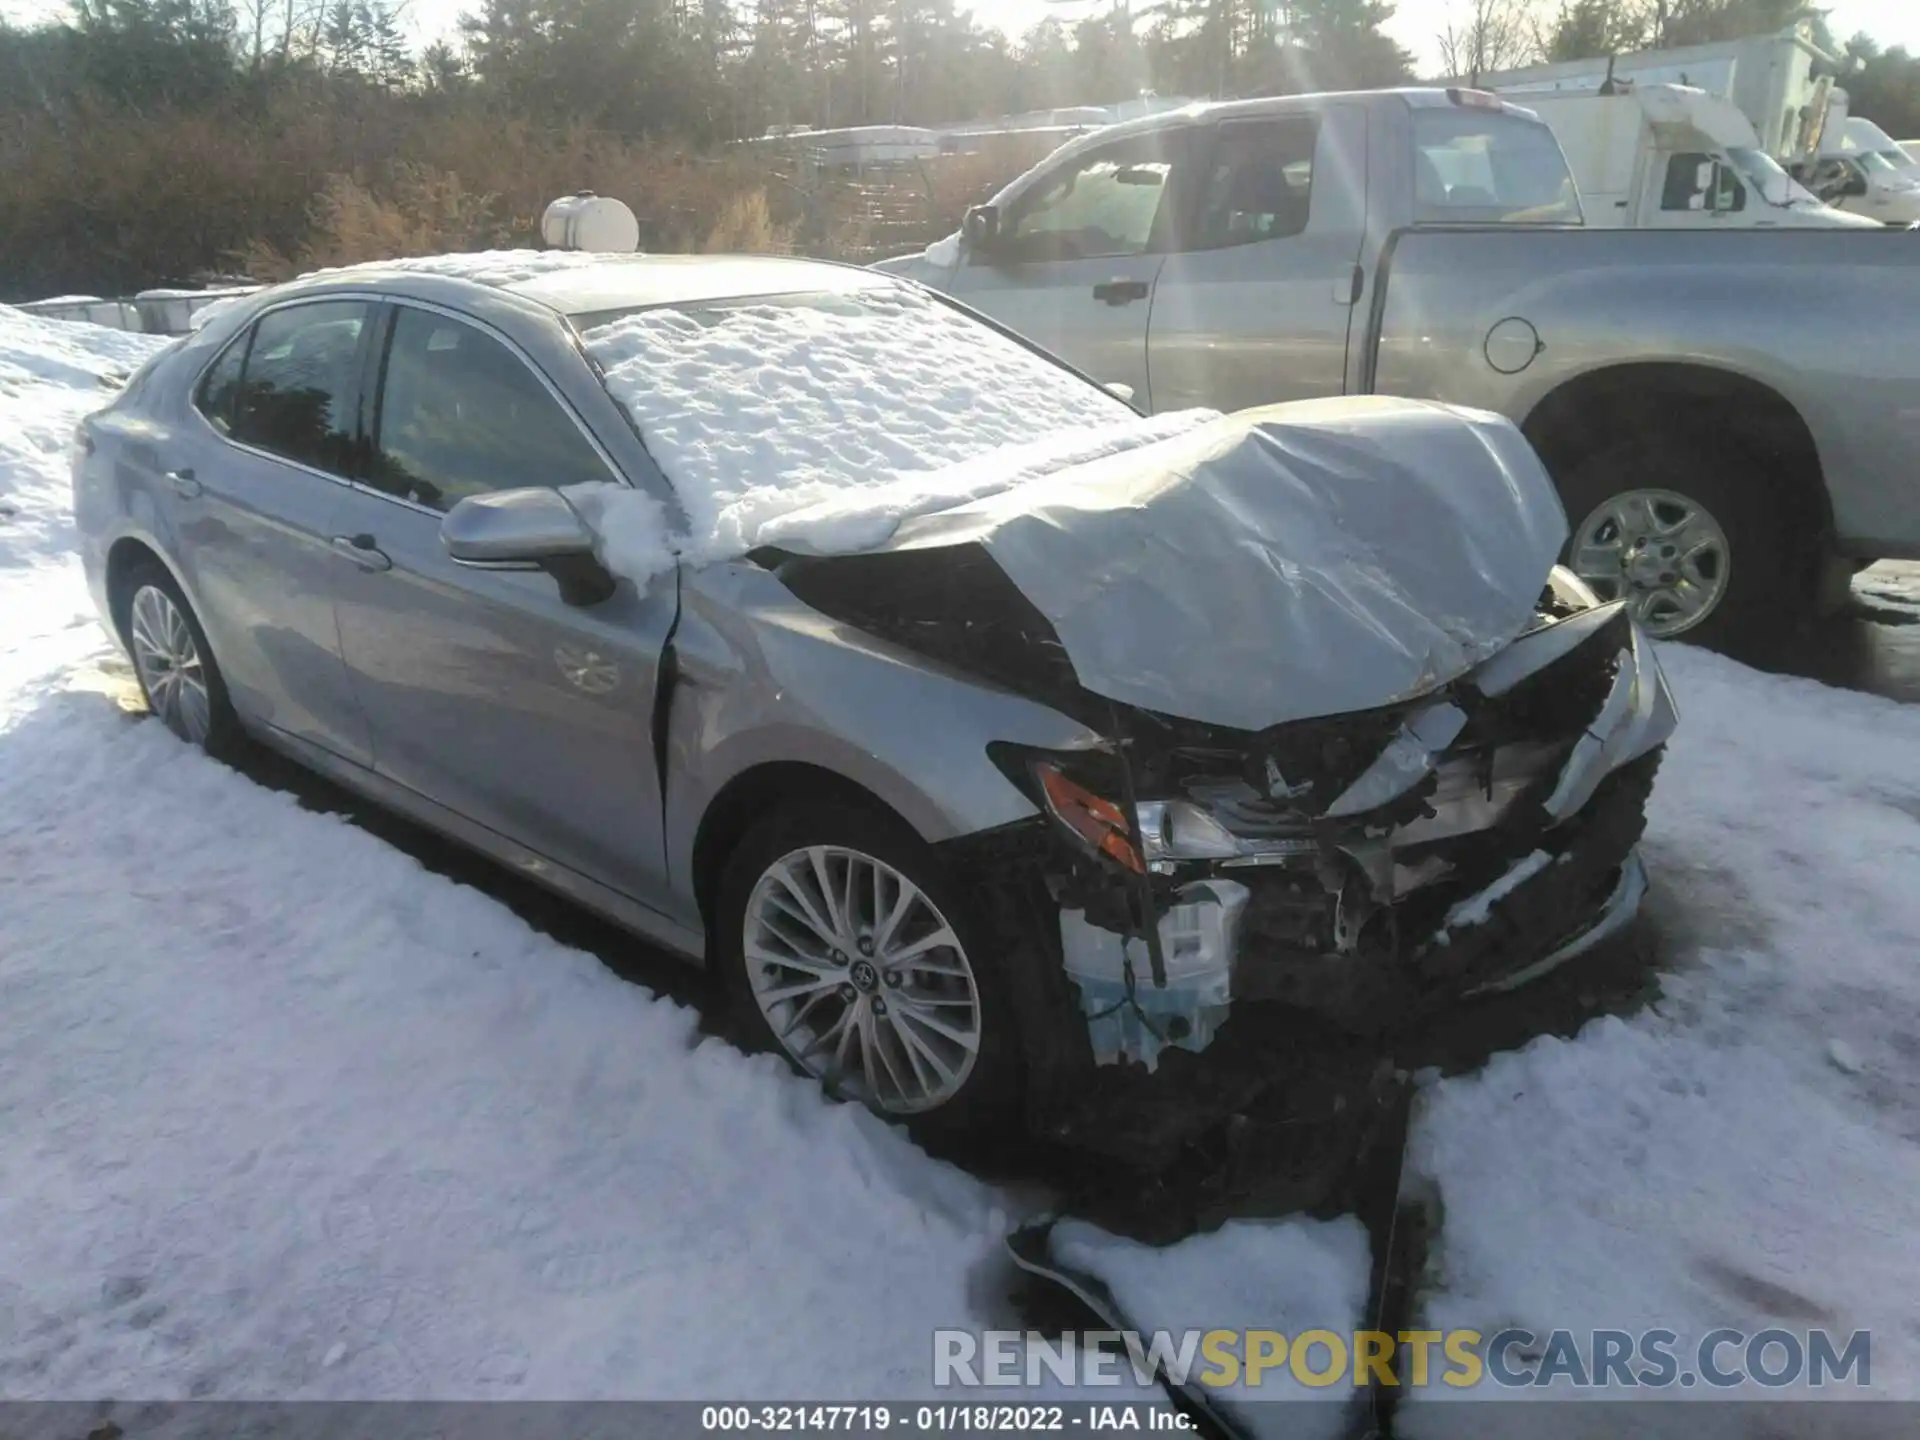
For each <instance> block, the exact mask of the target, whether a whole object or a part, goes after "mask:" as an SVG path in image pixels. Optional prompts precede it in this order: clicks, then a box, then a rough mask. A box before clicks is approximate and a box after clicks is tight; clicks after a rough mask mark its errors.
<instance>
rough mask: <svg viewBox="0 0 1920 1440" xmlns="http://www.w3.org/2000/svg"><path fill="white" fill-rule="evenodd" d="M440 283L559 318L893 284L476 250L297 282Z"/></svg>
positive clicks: (756, 264)
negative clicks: (434, 279) (493, 291)
mask: <svg viewBox="0 0 1920 1440" xmlns="http://www.w3.org/2000/svg"><path fill="white" fill-rule="evenodd" d="M394 273H398V274H407V275H438V276H445V277H447V278H448V279H453V280H471V281H473V282H474V283H475V284H479V285H492V286H495V287H497V288H499V289H502V290H509V291H512V292H513V293H514V294H516V295H525V296H527V297H528V298H529V299H532V300H538V301H540V302H541V303H542V304H544V305H548V306H551V307H552V308H553V309H555V310H558V311H559V312H560V313H561V314H563V315H570V316H571V315H591V314H593V313H594V312H596V311H607V310H632V309H638V308H639V307H641V306H644V305H686V304H693V303H696V302H699V301H705V300H718V299H723V298H726V297H731V296H746V295H790V294H794V293H796V292H799V291H827V292H850V291H855V290H870V289H876V288H880V287H884V286H889V285H896V284H898V283H899V282H897V281H895V280H892V279H890V278H888V277H887V276H884V275H880V274H877V273H875V272H873V271H870V270H861V269H858V268H856V267H855V266H851V265H832V264H827V263H824V262H821V261H818V260H796V259H788V258H785V257H780V256H765V255H607V254H600V253H597V252H590V251H582V250H479V251H474V252H472V253H468V254H450V255H413V256H405V257H402V258H399V259H394V260H367V261H361V262H359V263H357V264H353V265H333V266H328V267H326V268H324V269H320V270H310V271H308V272H306V273H305V274H303V275H301V276H300V277H299V278H300V279H302V280H322V279H339V278H341V277H344V276H354V275H364V276H366V277H368V278H370V279H371V278H373V277H376V276H380V275H386V274H394Z"/></svg>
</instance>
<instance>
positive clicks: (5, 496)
mask: <svg viewBox="0 0 1920 1440" xmlns="http://www.w3.org/2000/svg"><path fill="white" fill-rule="evenodd" d="M169 343H171V342H169V341H168V340H167V339H166V338H165V337H163V336H154V335H139V334H132V333H129V332H127V331H124V330H109V329H106V328H105V327H103V326H98V325H81V324H71V323H68V322H65V321H60V320H45V319H41V318H40V317H38V316H35V315H29V314H27V313H25V312H24V311H20V310H15V309H13V308H12V307H10V306H5V305H0V615H4V616H7V617H8V620H7V622H6V623H7V625H8V628H9V629H10V630H11V631H12V632H13V634H14V635H15V636H16V637H18V638H24V637H25V636H26V635H27V634H28V633H31V634H34V635H38V634H45V633H47V632H50V631H53V630H57V629H59V628H60V627H61V626H63V625H67V624H70V623H72V622H73V621H74V620H75V619H76V618H78V617H90V616H91V614H92V607H91V605H90V604H89V602H88V599H87V594H86V584H85V582H84V580H83V579H82V577H81V574H80V566H79V562H78V561H77V560H76V559H75V558H74V557H73V555H72V553H71V552H72V550H73V545H74V532H73V514H72V505H73V482H72V477H71V457H72V453H73V450H72V446H73V428H74V426H75V424H77V423H78V422H79V420H80V417H81V416H82V415H85V414H86V413H87V412H88V411H89V410H96V409H98V408H99V407H100V406H102V405H104V404H106V403H107V401H108V400H110V399H112V398H113V394H114V392H115V390H117V389H118V388H119V385H120V383H121V382H123V381H124V380H126V378H127V377H128V376H129V375H130V374H132V372H133V371H134V370H136V369H137V368H139V366H140V365H141V364H142V363H143V362H144V361H145V360H146V359H147V358H148V357H149V356H151V355H154V354H156V353H158V352H159V351H160V350H163V349H165V348H166V346H167V345H168V344H169Z"/></svg>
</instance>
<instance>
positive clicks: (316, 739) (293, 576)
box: [160, 300, 373, 764]
mask: <svg viewBox="0 0 1920 1440" xmlns="http://www.w3.org/2000/svg"><path fill="white" fill-rule="evenodd" d="M372 310H373V307H372V306H371V305H370V304H368V303H367V302H365V301H360V300H318V301H311V302H307V303H303V304H296V305H288V306H284V307H281V308H279V309H275V310H269V311H268V312H267V313H266V314H264V315H262V316H261V317H260V318H259V319H258V320H257V321H256V322H255V323H254V324H253V325H252V326H251V327H250V328H249V329H247V330H246V331H244V332H242V333H241V334H240V335H239V336H238V337H237V338H236V339H235V340H234V341H233V342H232V343H231V344H229V345H228V346H227V348H226V349H225V350H223V351H222V352H221V353H220V355H219V356H218V357H217V358H216V359H215V360H214V362H213V364H212V365H211V366H209V367H208V369H207V371H206V372H205V374H204V375H203V376H202V377H201V379H200V381H199V383H198V385H197V386H196V388H195V390H194V394H193V400H192V404H193V408H194V410H195V412H196V413H197V419H196V420H195V421H194V422H193V423H192V424H191V425H190V426H188V427H185V428H184V429H183V433H182V434H181V435H180V436H179V437H177V438H178V442H179V443H178V447H177V448H173V447H169V448H168V450H167V452H166V464H167V465H169V466H170V467H171V468H170V469H169V470H168V473H167V476H166V480H167V484H166V486H165V488H164V489H163V490H162V491H161V492H160V493H162V494H164V495H166V496H167V497H168V499H167V501H166V503H167V504H168V505H169V506H170V507H171V512H172V513H171V516H170V518H171V520H172V523H173V527H174V531H175V534H176V535H177V536H178V537H179V544H178V546H177V547H176V551H175V559H176V561H177V563H178V564H179V565H180V567H181V570H182V572H183V578H184V579H185V581H186V584H187V587H188V590H189V591H190V592H191V594H192V596H193V599H194V602H195V605H196V607H197V609H198V612H199V615H200V620H201V623H202V625H204V626H205V628H206V631H207V636H208V639H209V640H210V641H211V642H212V645H213V651H214V655H215V656H216V657H217V658H218V660H219V662H220V670H221V674H222V675H223V677H224V678H225V680H226V682H227V687H228V689H229V690H230V691H231V692H232V694H233V698H234V701H235V704H236V705H237V706H238V707H239V708H240V710H241V711H242V713H244V714H246V715H248V716H250V717H252V718H254V719H256V720H262V721H265V722H266V723H268V724H270V725H272V726H274V727H275V728H276V729H278V730H281V731H283V732H285V733H286V734H288V735H291V736H293V737H295V738H296V739H299V740H304V741H307V742H308V743H310V744H314V745H318V746H320V747H321V748H323V749H325V750H328V751H330V752H332V753H333V754H335V755H338V756H341V757H342V758H345V759H348V760H352V761H355V762H357V763H360V764H365V763H366V762H367V761H368V760H369V758H370V755H371V750H370V747H369V744H368V739H367V728H366V723H365V721H364V719H363V718H362V716H361V715H360V712H359V709H358V707H357V706H356V705H355V703H354V700H353V691H352V687H351V686H350V685H349V683H348V681H347V674H346V668H345V666H344V664H343V663H342V660H341V656H340V638H339V633H338V632H337V631H336V629H335V628H334V619H333V601H334V586H335V584H336V582H337V581H338V579H339V578H340V574H341V572H342V570H344V569H345V568H347V567H346V566H344V565H343V564H342V562H341V559H340V557H339V554H338V552H337V551H336V550H335V548H334V545H333V542H332V537H333V535H334V534H335V533H336V529H335V520H336V517H337V515H338V511H339V508H340V506H341V504H342V502H343V500H344V499H345V497H346V495H347V493H348V490H347V477H348V476H349V475H350V474H351V473H352V470H353V466H354V464H355V463H356V461H357V458H358V454H359V445H360V437H361V429H362V416H361V413H360V395H361V383H360V375H361V366H362V360H363V356H364V353H365V351H364V347H365V345H366V344H367V342H368V340H369V339H370V328H371V316H372ZM202 422H204V423H202Z"/></svg>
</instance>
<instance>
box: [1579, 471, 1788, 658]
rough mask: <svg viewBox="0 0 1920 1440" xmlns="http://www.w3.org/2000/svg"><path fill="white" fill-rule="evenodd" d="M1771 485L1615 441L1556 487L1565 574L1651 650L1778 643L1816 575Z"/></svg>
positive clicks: (1762, 475)
mask: <svg viewBox="0 0 1920 1440" xmlns="http://www.w3.org/2000/svg"><path fill="white" fill-rule="evenodd" d="M1772 482H1773V477H1772V476H1771V475H1770V474H1768V473H1767V471H1766V470H1765V469H1764V468H1763V467H1761V466H1759V465H1757V464H1753V463H1750V462H1747V461H1745V460H1734V459H1731V458H1729V457H1728V456H1726V455H1724V454H1721V453H1718V452H1709V451H1707V450H1705V449H1704V448H1702V447H1697V446H1694V445H1692V444H1690V443H1686V442H1680V441H1675V440H1673V439H1671V438H1669V437H1657V436H1656V437H1647V438H1637V437H1636V438H1633V439H1628V440H1623V441H1620V442H1618V443H1616V444H1614V445H1612V446H1610V447H1608V448H1607V449H1605V450H1602V451H1601V452H1599V453H1598V454H1595V455H1593V456H1591V457H1589V458H1588V459H1586V460H1584V461H1582V462H1581V463H1580V464H1578V465H1577V466H1575V467H1573V469H1572V470H1571V471H1570V472H1569V473H1568V474H1566V475H1565V476H1564V477H1563V478H1562V481H1561V495H1562V498H1563V499H1564V500H1565V502H1566V508H1567V518H1568V520H1569V522H1570V523H1571V527H1572V528H1571V534H1570V536H1569V539H1568V542H1567V554H1566V563H1567V565H1568V567H1569V568H1570V569H1572V570H1573V571H1574V573H1575V574H1577V575H1579V576H1580V578H1581V579H1583V580H1585V581H1586V582H1587V584H1588V585H1589V586H1591V587H1592V588H1593V590H1594V591H1595V593H1597V594H1598V595H1599V596H1600V598H1601V599H1602V600H1607V601H1612V600H1625V601H1626V602H1627V604H1628V606H1629V608H1630V609H1631V610H1632V611H1633V613H1634V616H1635V618H1636V619H1638V620H1639V622H1640V624H1641V626H1642V627H1643V628H1644V629H1645V630H1646V631H1647V633H1648V634H1650V635H1652V636H1654V637H1655V638H1656V639H1662V640H1688V641H1693V642H1696V643H1698V644H1702V645H1708V646H1713V647H1716V648H1724V647H1729V646H1732V647H1742V646H1751V645H1754V644H1757V643H1763V642H1766V641H1771V640H1777V639H1779V638H1781V636H1782V635H1783V634H1784V632H1785V631H1786V630H1787V629H1788V628H1789V627H1790V626H1792V625H1794V624H1796V623H1797V622H1798V621H1799V620H1801V619H1802V618H1804V617H1805V616H1806V615H1808V614H1809V613H1810V612H1811V606H1812V599H1813V597H1812V594H1811V589H1812V586H1811V578H1812V569H1813V567H1812V565H1811V564H1810V563H1809V559H1808V556H1809V553H1810V552H1809V549H1808V547H1807V546H1806V544H1805V543H1804V542H1805V540H1806V539H1807V538H1809V537H1802V536H1798V535H1795V534H1794V533H1792V527H1791V524H1790V518H1789V516H1788V515H1787V513H1786V507H1784V506H1783V505H1781V504H1780V503H1779V501H1778V498H1777V495H1778V491H1777V488H1776V487H1775V485H1774V484H1773V483H1772Z"/></svg>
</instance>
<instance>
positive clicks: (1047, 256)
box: [993, 136, 1173, 264]
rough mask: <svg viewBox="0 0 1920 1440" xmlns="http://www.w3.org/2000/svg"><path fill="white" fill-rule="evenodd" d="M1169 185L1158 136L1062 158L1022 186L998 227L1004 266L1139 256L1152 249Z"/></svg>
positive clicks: (997, 253)
mask: <svg viewBox="0 0 1920 1440" xmlns="http://www.w3.org/2000/svg"><path fill="white" fill-rule="evenodd" d="M1172 184H1173V157H1172V154H1171V152H1170V150H1169V147H1168V146H1167V144H1166V140H1165V138H1164V137H1161V136H1141V137H1139V138H1137V139H1133V140H1125V141H1121V142H1119V143H1117V144H1114V145H1110V146H1103V147H1102V148H1100V149H1098V150H1094V151H1091V152H1089V153H1088V154H1085V155H1082V156H1079V157H1077V158H1075V159H1073V160H1070V161H1067V162H1066V163H1064V164H1063V165H1061V167H1060V168H1059V169H1058V170H1055V171H1054V172H1053V173H1052V174H1050V175H1048V176H1046V177H1045V178H1043V179H1042V180H1040V181H1039V182H1038V183H1037V184H1035V185H1033V186H1031V187H1029V188H1028V189H1027V190H1026V191H1025V192H1024V193H1023V194H1022V195H1021V196H1020V197H1019V198H1018V199H1017V200H1015V201H1014V202H1013V204H1012V206H1011V207H1010V213H1009V214H1008V215H1007V217H1006V219H1005V220H1004V221H1003V222H1002V225H1001V232H1000V241H999V244H998V245H996V246H995V247H994V255H993V258H994V260H995V261H997V262H999V263H1003V264H1020V263H1030V262H1036V261H1049V260H1088V259H1094V258H1102V257H1109V256H1120V255H1141V254H1145V253H1146V252H1147V251H1148V250H1149V249H1151V248H1153V246H1154V242H1155V239H1156V237H1157V234H1158V231H1159V229H1160V227H1161V226H1162V225H1163V224H1164V223H1165V222H1164V221H1163V219H1162V216H1163V215H1164V214H1165V213H1166V212H1167V209H1168V201H1167V196H1168V195H1169V193H1170V192H1171V189H1172Z"/></svg>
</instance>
